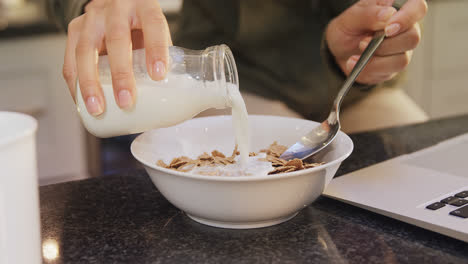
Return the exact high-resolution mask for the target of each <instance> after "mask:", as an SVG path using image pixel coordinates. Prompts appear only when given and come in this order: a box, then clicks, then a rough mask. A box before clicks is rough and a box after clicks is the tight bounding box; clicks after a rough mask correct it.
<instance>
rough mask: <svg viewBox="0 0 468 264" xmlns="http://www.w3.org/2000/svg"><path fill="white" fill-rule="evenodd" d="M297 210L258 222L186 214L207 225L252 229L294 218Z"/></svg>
mask: <svg viewBox="0 0 468 264" xmlns="http://www.w3.org/2000/svg"><path fill="white" fill-rule="evenodd" d="M297 214H298V212H296V213H294V214H292V215H288V216H286V217H282V218H277V219H272V220H266V221H259V222H222V221H214V220H209V219H205V218H200V217H196V216H193V215H190V214H187V216H188V217H190V218H191V219H192V220H194V221H196V222H198V223H201V224H204V225H209V226H214V227H220V228H229V229H252V228H261V227H267V226H273V225H277V224H281V223H283V222H286V221H288V220H290V219H292V218H294V217H295V216H296V215H297Z"/></svg>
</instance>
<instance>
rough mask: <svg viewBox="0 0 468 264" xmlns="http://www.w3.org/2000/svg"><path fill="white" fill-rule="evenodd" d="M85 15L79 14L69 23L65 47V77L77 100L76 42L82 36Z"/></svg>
mask: <svg viewBox="0 0 468 264" xmlns="http://www.w3.org/2000/svg"><path fill="white" fill-rule="evenodd" d="M82 19H83V16H79V17H77V18H75V19H73V20H72V21H71V22H70V23H69V24H68V38H67V44H66V47H65V57H64V62H63V70H62V73H63V78H64V79H65V81H66V82H67V86H68V89H69V90H70V94H71V96H72V98H73V100H74V101H75V102H76V98H75V95H76V87H75V84H76V59H75V49H76V43H77V42H78V38H79V36H80V28H81V22H82Z"/></svg>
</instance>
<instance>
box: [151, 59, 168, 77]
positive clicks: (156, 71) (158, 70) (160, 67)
mask: <svg viewBox="0 0 468 264" xmlns="http://www.w3.org/2000/svg"><path fill="white" fill-rule="evenodd" d="M153 75H154V76H153V78H155V79H158V80H162V79H164V76H165V75H166V67H164V62H162V61H157V62H156V63H155V64H154V67H153Z"/></svg>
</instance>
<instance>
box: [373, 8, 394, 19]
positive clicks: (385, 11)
mask: <svg viewBox="0 0 468 264" xmlns="http://www.w3.org/2000/svg"><path fill="white" fill-rule="evenodd" d="M395 11H396V10H395V8H393V7H385V8H382V10H380V11H379V13H378V14H377V18H378V19H379V20H381V21H386V20H388V19H389V18H390V17H391V16H393V14H394V13H395Z"/></svg>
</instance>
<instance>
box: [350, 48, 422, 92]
mask: <svg viewBox="0 0 468 264" xmlns="http://www.w3.org/2000/svg"><path fill="white" fill-rule="evenodd" d="M412 54H413V52H412V51H407V52H404V53H399V54H395V55H391V56H384V57H382V56H374V57H373V58H372V59H371V60H370V61H369V63H368V64H367V65H366V67H365V68H364V69H363V70H362V72H361V73H360V75H359V77H358V78H357V79H356V81H357V82H359V83H363V84H377V83H381V82H383V81H387V80H390V79H391V78H393V77H394V76H395V75H396V74H397V73H398V72H400V71H402V70H403V69H405V68H406V66H408V64H409V62H410V60H411V56H412ZM358 59H359V56H356V55H355V56H351V58H349V60H348V61H347V63H346V72H345V73H346V75H349V73H350V72H351V70H352V69H353V67H354V66H355V65H356V62H357V61H358Z"/></svg>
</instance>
